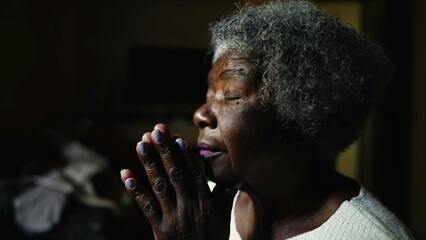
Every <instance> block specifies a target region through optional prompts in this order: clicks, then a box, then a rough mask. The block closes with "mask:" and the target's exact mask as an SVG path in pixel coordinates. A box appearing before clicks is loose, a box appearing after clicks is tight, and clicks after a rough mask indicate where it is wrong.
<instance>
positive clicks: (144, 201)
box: [135, 192, 154, 215]
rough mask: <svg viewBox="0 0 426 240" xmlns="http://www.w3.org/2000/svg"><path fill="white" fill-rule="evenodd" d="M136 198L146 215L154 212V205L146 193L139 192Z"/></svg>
mask: <svg viewBox="0 0 426 240" xmlns="http://www.w3.org/2000/svg"><path fill="white" fill-rule="evenodd" d="M135 199H136V202H137V203H138V204H139V206H140V208H141V209H142V211H143V212H144V213H145V214H146V215H150V214H153V212H154V206H153V205H152V203H151V201H149V199H148V198H147V196H146V195H145V194H144V193H141V192H138V193H137V194H136V196H135Z"/></svg>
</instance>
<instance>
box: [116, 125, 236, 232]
mask: <svg viewBox="0 0 426 240" xmlns="http://www.w3.org/2000/svg"><path fill="white" fill-rule="evenodd" d="M154 135H155V136H159V135H161V137H160V138H162V140H161V141H160V142H156V141H155V138H154V137H153V136H154ZM157 139H158V138H157ZM177 139H179V140H177ZM178 141H180V142H181V143H182V142H184V140H183V139H181V138H172V137H171V135H170V132H169V129H168V128H167V126H165V125H163V124H157V125H156V126H155V127H154V131H153V132H152V133H150V132H148V133H145V134H144V135H143V137H142V141H141V142H140V143H138V145H137V148H136V151H137V154H138V156H139V159H140V161H141V163H142V165H143V166H144V168H145V171H146V174H147V177H148V180H149V183H150V186H143V185H142V184H141V182H142V181H140V180H139V179H137V177H136V175H135V174H133V173H132V172H131V171H130V170H128V169H123V170H122V171H121V178H122V181H123V183H124V184H125V186H126V189H127V191H128V192H129V193H130V194H131V195H133V197H134V199H135V201H136V202H137V204H138V205H139V206H140V208H141V210H142V211H143V213H144V214H145V216H146V217H147V218H148V220H149V222H150V224H151V226H152V230H153V232H154V236H155V238H156V239H185V240H188V239H194V240H195V239H227V238H228V235H229V221H230V211H231V207H232V198H233V195H234V194H235V191H234V192H230V190H229V189H224V188H220V187H219V186H218V187H216V188H215V189H214V191H213V192H210V189H209V187H208V185H207V182H206V179H205V177H204V175H203V173H202V171H201V169H200V168H199V167H198V166H196V165H189V164H188V163H187V162H186V159H187V158H190V151H189V149H188V147H187V146H186V142H184V144H183V146H184V147H183V148H180V147H179V146H182V144H181V145H179V144H178V143H177V142H178ZM142 144H144V145H145V146H144V147H142ZM195 226H196V227H195ZM220 229H222V231H220ZM218 230H219V231H218Z"/></svg>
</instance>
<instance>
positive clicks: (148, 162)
mask: <svg viewBox="0 0 426 240" xmlns="http://www.w3.org/2000/svg"><path fill="white" fill-rule="evenodd" d="M144 167H145V169H146V170H148V171H151V170H154V169H155V161H154V160H151V159H150V160H146V161H145V162H144Z"/></svg>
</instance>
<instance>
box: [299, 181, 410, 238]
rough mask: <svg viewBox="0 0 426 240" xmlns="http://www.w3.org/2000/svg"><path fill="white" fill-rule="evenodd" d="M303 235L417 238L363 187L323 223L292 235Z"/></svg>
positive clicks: (307, 236) (320, 236) (301, 236)
mask: <svg viewBox="0 0 426 240" xmlns="http://www.w3.org/2000/svg"><path fill="white" fill-rule="evenodd" d="M291 239H292V240H300V239H354V240H356V239H395V240H396V239H398V240H399V239H414V237H413V236H412V234H411V232H410V230H409V229H408V228H407V227H406V226H405V225H404V224H403V223H402V222H401V221H400V220H399V219H398V218H397V217H396V216H395V215H394V214H393V213H392V212H391V211H389V209H387V208H386V207H385V206H384V205H383V204H382V203H381V202H380V201H379V200H378V199H377V198H376V197H375V196H374V195H373V194H371V193H370V192H368V191H367V190H365V189H364V188H362V187H361V189H360V192H359V195H358V196H356V197H354V198H352V199H351V200H350V201H344V202H343V203H342V204H341V206H340V207H339V209H338V210H337V211H336V212H335V213H334V214H333V215H332V216H331V217H330V218H329V219H328V220H327V221H326V222H325V223H324V224H322V225H321V226H320V227H318V228H316V229H314V230H312V231H309V232H306V233H304V234H301V235H298V236H295V237H293V238H291Z"/></svg>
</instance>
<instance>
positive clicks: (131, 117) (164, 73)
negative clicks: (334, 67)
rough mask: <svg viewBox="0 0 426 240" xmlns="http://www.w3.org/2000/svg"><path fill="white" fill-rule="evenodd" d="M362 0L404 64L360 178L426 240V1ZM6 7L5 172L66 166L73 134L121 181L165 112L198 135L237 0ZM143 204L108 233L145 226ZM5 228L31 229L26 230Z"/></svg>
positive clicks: (368, 25)
mask: <svg viewBox="0 0 426 240" xmlns="http://www.w3.org/2000/svg"><path fill="white" fill-rule="evenodd" d="M254 2H261V1H254ZM324 2H327V3H329V2H331V3H333V2H336V3H337V2H339V3H341V2H344V1H318V3H319V4H320V5H321V4H322V3H324ZM352 2H354V1H352ZM355 2H359V3H360V4H361V7H362V11H361V19H362V31H363V32H365V33H366V34H367V36H368V37H369V38H371V39H373V40H374V41H377V42H378V43H379V44H381V45H383V47H384V48H385V50H386V51H387V52H389V55H390V56H391V58H392V59H393V60H394V61H395V63H396V64H397V69H396V73H395V79H394V81H393V82H391V84H390V85H389V89H388V92H387V93H386V95H385V98H384V100H383V102H382V103H381V105H380V106H379V108H378V110H377V111H376V112H375V113H374V115H373V116H372V118H371V119H370V124H369V126H368V129H367V130H366V131H365V133H364V134H363V136H362V139H361V150H360V151H361V153H360V156H361V159H360V169H359V177H358V179H359V180H360V181H361V182H362V183H363V184H365V185H366V186H367V188H368V189H370V190H371V191H372V192H373V193H375V194H376V195H377V196H378V197H379V198H380V199H381V200H382V201H383V202H384V203H385V205H387V206H388V207H389V208H390V209H391V210H392V211H394V212H395V213H396V214H397V215H398V216H399V217H400V218H401V219H402V220H403V221H404V222H406V223H407V225H408V226H409V227H410V228H411V229H413V230H414V232H415V234H416V236H417V237H418V239H426V231H425V229H426V228H425V227H426V204H425V203H426V189H425V188H426V187H425V186H426V184H425V183H426V179H425V176H424V175H425V174H424V172H425V170H426V164H425V158H426V152H425V140H424V139H425V138H426V131H425V129H426V127H425V126H426V124H425V122H426V119H425V118H426V117H425V108H424V106H423V104H424V102H425V97H424V96H425V91H426V89H425V83H424V79H425V78H426V73H425V69H426V66H425V57H426V54H425V47H424V46H423V43H424V42H426V39H425V38H426V35H425V30H424V29H423V28H424V26H425V24H426V19H425V17H424V16H425V15H426V10H425V3H424V1H422V0H407V1H402V2H401V1H400V2H398V3H396V2H395V1H385V0H372V1H355ZM0 9H1V13H0V141H1V142H0V143H1V145H2V146H1V156H0V159H1V163H2V166H1V167H0V174H1V175H0V176H1V178H2V179H19V177H21V176H22V175H25V174H44V173H46V172H47V171H49V169H52V168H55V167H58V166H61V164H63V160H61V154H60V149H61V147H62V146H63V144H64V143H66V142H67V141H70V140H79V141H81V142H82V143H84V144H85V145H86V146H88V147H90V148H92V149H94V150H96V151H97V152H98V153H100V154H102V155H104V156H106V158H107V159H108V161H109V163H110V167H111V171H112V172H116V173H117V176H116V177H117V179H116V180H117V181H119V180H118V171H119V170H120V169H121V168H124V167H126V168H137V159H136V156H135V154H134V145H135V143H136V142H137V141H138V139H139V138H140V137H141V135H142V134H143V132H144V131H150V129H151V128H152V127H153V125H154V124H155V123H157V122H165V123H167V124H169V125H170V126H171V128H172V130H173V131H175V132H179V133H181V134H182V135H183V136H184V137H186V138H187V139H188V140H189V141H190V144H193V143H194V141H195V139H196V134H197V130H196V128H195V127H194V126H193V124H192V113H193V111H194V110H195V109H196V108H197V107H198V106H199V105H200V104H201V103H202V102H203V100H204V91H205V89H206V76H207V71H208V69H209V57H208V56H207V50H208V44H209V37H210V35H209V32H208V24H209V23H210V22H212V21H216V20H218V19H220V17H221V16H222V15H224V14H228V13H230V12H231V11H233V10H234V9H235V6H234V4H233V3H232V2H231V1H225V0H220V1H218V0H203V1H195V0H180V1H171V0H159V1H137V0H122V1H118V0H105V1H100V0H91V1H83V0H64V1H54V0H39V1H31V0H1V1H0ZM0 194H1V193H0ZM137 213H138V212H137V209H135V213H134V214H130V215H128V216H127V218H126V219H127V222H126V224H127V226H128V227H121V228H118V227H117V229H119V230H117V232H115V233H111V232H107V231H106V232H105V236H107V237H108V236H115V235H114V234H124V232H125V233H127V234H128V239H136V237H140V236H141V235H143V234H144V231H145V230H146V229H149V227H146V228H144V227H138V226H146V225H144V224H146V222H145V220H144V219H143V218H141V217H140V216H139V215H138V214H137ZM105 219H112V220H111V221H112V222H114V221H117V220H116V219H115V218H114V217H110V218H105ZM2 221H3V220H2ZM117 222H120V221H117ZM121 222H123V221H121ZM114 223H116V222H114ZM8 224H11V223H8ZM12 225H13V224H12ZM105 226H109V225H108V224H105ZM12 228H13V227H11V229H12ZM106 229H108V228H107V227H106ZM123 229H124V230H123ZM5 234H8V233H7V232H6V233H5ZM5 236H7V237H10V238H12V237H13V236H15V237H16V238H17V239H24V238H25V236H23V235H20V234H19V230H17V229H14V230H10V234H9V235H5ZM0 237H1V235H0ZM19 237H20V238H19ZM110 238H113V237H110ZM148 238H149V237H148ZM2 239H3V238H2Z"/></svg>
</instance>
